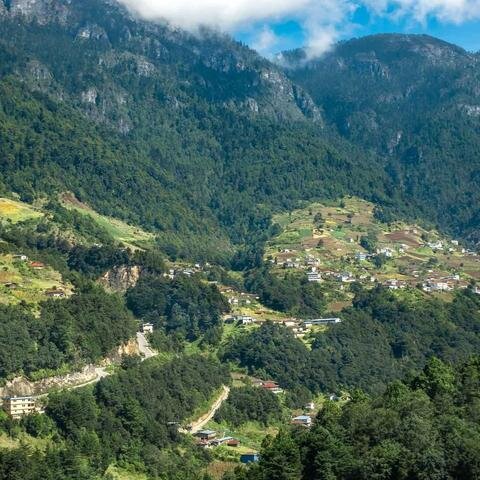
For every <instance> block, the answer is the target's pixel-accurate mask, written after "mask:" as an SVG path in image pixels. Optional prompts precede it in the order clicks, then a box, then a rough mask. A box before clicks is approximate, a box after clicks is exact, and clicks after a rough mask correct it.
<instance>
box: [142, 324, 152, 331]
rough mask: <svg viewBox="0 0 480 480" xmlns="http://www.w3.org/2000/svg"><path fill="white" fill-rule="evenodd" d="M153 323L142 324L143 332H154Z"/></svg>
mask: <svg viewBox="0 0 480 480" xmlns="http://www.w3.org/2000/svg"><path fill="white" fill-rule="evenodd" d="M153 329H154V327H153V323H144V324H142V333H153Z"/></svg>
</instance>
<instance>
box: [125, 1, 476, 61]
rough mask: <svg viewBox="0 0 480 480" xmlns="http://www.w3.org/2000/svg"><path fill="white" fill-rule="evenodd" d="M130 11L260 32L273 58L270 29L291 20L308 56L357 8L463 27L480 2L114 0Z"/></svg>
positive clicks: (258, 42)
mask: <svg viewBox="0 0 480 480" xmlns="http://www.w3.org/2000/svg"><path fill="white" fill-rule="evenodd" d="M118 1H119V2H120V3H123V4H124V5H126V6H127V7H128V8H129V9H130V10H131V11H133V12H134V13H136V14H138V15H140V16H143V17H145V18H148V19H151V20H158V21H160V20H166V21H168V22H170V23H172V24H173V25H176V26H179V27H182V28H186V29H189V30H196V29H197V28H198V27H200V26H208V27H211V28H215V29H219V30H222V31H229V32H234V31H238V30H241V29H242V28H247V29H248V28H250V29H251V28H252V25H255V26H256V28H258V31H257V33H256V35H254V36H253V38H254V40H253V42H252V46H253V47H254V48H256V49H258V51H260V53H262V54H264V55H269V54H271V53H272V52H273V51H274V49H275V48H276V46H277V45H281V41H280V39H279V38H278V36H277V35H276V34H275V32H274V31H273V30H272V29H271V28H270V27H269V26H268V24H270V23H272V22H280V21H282V20H286V19H291V20H295V21H297V22H298V23H299V24H300V25H301V27H302V28H303V30H304V33H305V37H306V39H307V40H306V46H307V53H308V55H309V56H310V57H314V56H318V55H321V54H322V53H323V52H325V51H326V50H328V49H329V48H330V47H331V45H332V44H333V42H335V41H337V40H338V38H339V37H340V36H342V35H343V36H344V35H345V34H346V33H350V32H352V33H353V30H354V28H355V26H354V24H353V21H352V16H353V13H354V12H355V11H356V9H357V8H359V7H361V6H363V7H365V8H367V10H368V11H369V12H370V14H371V15H373V16H376V17H383V18H388V19H389V20H391V21H396V20H405V19H408V20H411V21H413V22H417V23H424V22H426V21H427V20H428V19H429V18H436V19H438V20H439V21H440V22H444V23H455V24H461V23H462V22H465V21H468V20H475V19H480V0H118Z"/></svg>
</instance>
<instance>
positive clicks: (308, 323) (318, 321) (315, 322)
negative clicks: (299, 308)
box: [303, 317, 342, 328]
mask: <svg viewBox="0 0 480 480" xmlns="http://www.w3.org/2000/svg"><path fill="white" fill-rule="evenodd" d="M338 323H342V319H341V318H338V317H337V318H314V319H312V320H304V322H303V325H304V326H305V328H311V327H313V326H320V325H336V324H338Z"/></svg>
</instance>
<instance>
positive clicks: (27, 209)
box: [0, 198, 43, 223]
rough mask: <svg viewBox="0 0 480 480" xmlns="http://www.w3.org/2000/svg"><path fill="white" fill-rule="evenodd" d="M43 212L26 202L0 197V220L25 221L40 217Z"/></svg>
mask: <svg viewBox="0 0 480 480" xmlns="http://www.w3.org/2000/svg"><path fill="white" fill-rule="evenodd" d="M42 216H43V213H42V212H40V211H39V210H36V209H35V208H33V207H32V206H30V205H27V204H26V203H22V202H18V201H15V200H10V199H8V198H0V220H7V221H10V222H12V223H18V222H23V221H25V220H30V219H32V218H40V217H42Z"/></svg>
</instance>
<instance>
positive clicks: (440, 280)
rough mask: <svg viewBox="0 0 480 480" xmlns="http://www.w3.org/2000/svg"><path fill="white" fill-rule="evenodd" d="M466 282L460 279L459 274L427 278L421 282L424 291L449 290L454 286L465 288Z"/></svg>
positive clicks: (453, 288)
mask: <svg viewBox="0 0 480 480" xmlns="http://www.w3.org/2000/svg"><path fill="white" fill-rule="evenodd" d="M465 287H467V283H466V282H465V281H463V282H462V281H461V280H460V275H448V276H446V277H431V278H427V279H426V280H425V282H424V283H423V286H422V289H423V291H424V292H451V291H452V290H455V288H465Z"/></svg>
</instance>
